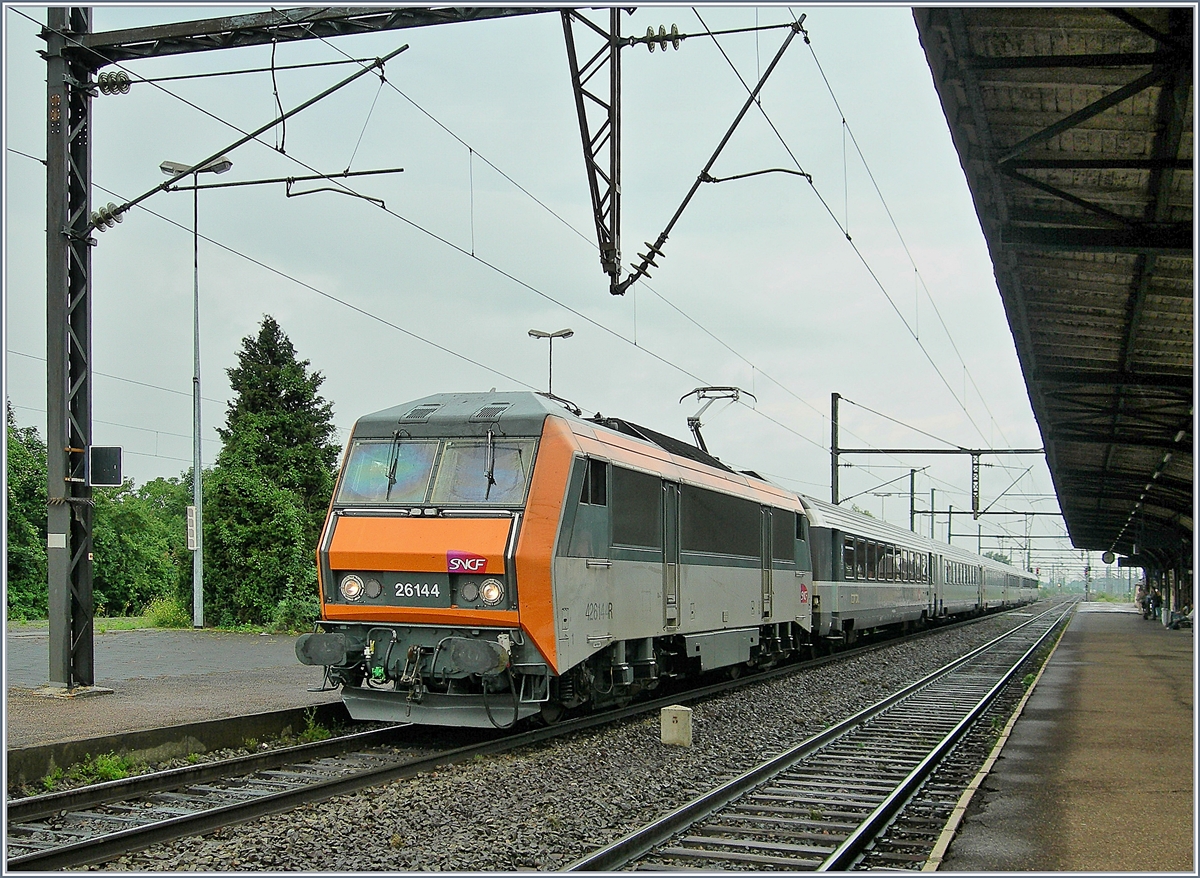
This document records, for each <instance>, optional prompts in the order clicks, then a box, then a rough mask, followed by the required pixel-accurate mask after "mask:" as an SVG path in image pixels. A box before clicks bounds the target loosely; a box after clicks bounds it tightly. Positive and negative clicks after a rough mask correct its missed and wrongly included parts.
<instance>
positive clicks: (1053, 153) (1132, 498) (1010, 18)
mask: <svg viewBox="0 0 1200 878" xmlns="http://www.w3.org/2000/svg"><path fill="white" fill-rule="evenodd" d="M913 15H914V18H915V19H916V23H917V29H918V32H919V34H920V38H921V43H922V45H923V46H924V49H925V54H926V56H927V57H928V59H929V67H930V70H931V71H932V73H933V80H934V84H935V86H936V88H937V91H938V94H939V96H940V98H941V102H942V107H943V109H944V110H945V113H946V120H947V122H948V123H949V126H950V130H951V133H952V134H953V137H954V143H955V146H956V148H957V149H958V154H959V159H960V160H961V162H962V167H963V170H964V171H965V172H966V177H967V183H968V185H969V187H970V190H971V195H972V197H973V198H974V201H975V208H976V211H977V212H978V215H979V220H980V224H981V225H982V227H983V232H984V236H985V237H986V239H987V243H988V247H989V249H990V251H991V257H992V263H993V266H994V268H995V274H996V282H997V285H998V286H999V289H1000V295H1001V296H1002V298H1003V300H1004V308H1005V311H1006V313H1007V315H1008V322H1009V326H1010V327H1011V329H1012V334H1013V339H1014V340H1015V342H1016V348H1017V353H1018V356H1019V358H1020V362H1021V368H1022V370H1023V372H1024V375H1025V383H1026V385H1027V387H1028V389H1029V399H1030V401H1031V403H1032V405H1033V411H1034V415H1035V416H1036V418H1037V421H1038V425H1039V427H1040V429H1041V433H1042V439H1043V441H1044V443H1045V448H1046V453H1047V458H1048V461H1049V465H1050V472H1051V475H1052V477H1053V479H1054V486H1055V490H1056V492H1057V494H1058V501H1059V505H1060V507H1061V509H1062V511H1063V515H1064V517H1065V518H1066V522H1067V528H1068V531H1069V532H1070V535H1071V540H1072V542H1073V543H1074V545H1075V546H1076V547H1078V548H1081V549H1098V550H1101V551H1106V550H1112V551H1114V552H1116V553H1118V554H1124V555H1131V554H1137V555H1139V556H1140V557H1143V558H1150V559H1152V560H1154V561H1156V562H1157V564H1156V565H1155V566H1161V567H1176V568H1182V569H1190V567H1191V561H1190V558H1191V545H1192V530H1193V521H1192V493H1193V490H1192V441H1193V426H1192V425H1193V416H1194V409H1193V403H1194V391H1193V384H1194V378H1193V368H1194V361H1193V297H1194V284H1193V271H1194V269H1193V255H1194V243H1193V242H1194V235H1193V226H1192V202H1193V198H1194V186H1195V182H1194V179H1195V178H1194V171H1193V167H1192V165H1193V146H1194V143H1193V134H1192V125H1193V121H1192V119H1193V116H1192V114H1193V106H1192V102H1193V86H1192V80H1193V70H1192V26H1193V10H1192V8H1191V7H1182V6H1180V7H1159V8H1145V7H1139V8H1131V9H1116V8H1112V9H1089V8H1081V7H1078V6H1067V7H1060V8H1033V7H1010V8H996V7H971V8H963V9H947V8H922V9H916V10H914V12H913Z"/></svg>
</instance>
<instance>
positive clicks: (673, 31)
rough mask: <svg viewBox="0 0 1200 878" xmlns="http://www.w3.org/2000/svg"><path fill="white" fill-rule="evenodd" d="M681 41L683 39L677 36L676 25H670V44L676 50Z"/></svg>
mask: <svg viewBox="0 0 1200 878" xmlns="http://www.w3.org/2000/svg"><path fill="white" fill-rule="evenodd" d="M681 42H683V40H682V39H681V38H680V36H679V27H678V25H674V24H673V25H671V45H672V46H673V47H674V48H675V51H676V52H678V51H679V44H680V43H681Z"/></svg>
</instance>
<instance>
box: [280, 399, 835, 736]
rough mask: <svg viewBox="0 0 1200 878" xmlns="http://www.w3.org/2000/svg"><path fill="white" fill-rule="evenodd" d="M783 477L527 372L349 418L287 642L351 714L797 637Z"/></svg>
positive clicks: (429, 712)
mask: <svg viewBox="0 0 1200 878" xmlns="http://www.w3.org/2000/svg"><path fill="white" fill-rule="evenodd" d="M807 540H808V520H807V518H806V517H805V514H804V509H803V506H802V505H801V503H800V500H799V498H798V497H797V496H796V495H795V494H791V493H788V492H787V491H784V490H783V489H781V488H778V487H776V486H774V485H772V484H770V483H768V482H766V481H763V480H762V479H760V478H757V477H755V476H754V475H753V474H744V473H738V472H734V471H733V470H731V469H730V468H729V467H727V466H725V465H724V464H722V463H721V462H720V461H719V460H717V459H716V458H714V457H711V456H709V455H708V454H706V453H704V452H703V451H700V450H699V449H696V448H693V447H692V446H690V445H687V444H685V443H682V442H679V441H677V440H674V439H671V438H670V437H667V436H663V435H662V434H659V433H655V432H654V431H651V430H648V429H646V428H644V427H639V426H637V425H634V424H630V423H628V422H625V421H621V420H618V419H605V418H602V417H600V416H597V417H596V418H595V419H592V420H585V419H583V418H582V417H579V415H578V414H577V413H572V412H570V411H568V410H566V409H564V408H563V407H562V406H560V405H559V404H557V403H555V402H553V401H551V400H549V399H547V398H546V397H543V396H541V395H538V394H533V393H508V394H506V393H463V394H438V395H435V396H429V397H426V398H424V399H420V400H417V401H415V402H411V403H407V404H405V405H401V406H397V407H395V408H391V409H387V410H384V411H381V412H377V413H375V414H372V415H367V416H365V417H363V418H361V419H359V421H358V422H357V423H356V424H355V427H354V431H353V433H352V435H351V437H350V441H349V443H348V446H347V450H346V455H345V459H344V461H343V465H342V471H341V474H340V476H339V479H338V484H337V487H336V489H335V493H334V497H333V502H332V504H331V507H330V513H329V516H328V519H327V521H326V525H325V528H324V530H323V532H322V536H321V540H320V544H319V547H318V553H317V555H318V557H317V561H318V568H319V579H320V591H321V593H320V597H321V618H320V620H319V622H318V623H317V631H315V632H314V633H311V634H306V635H304V636H303V637H301V639H300V640H299V641H298V642H297V648H296V651H297V656H298V657H299V659H300V660H301V661H302V662H304V663H306V664H313V665H324V666H325V668H326V674H327V677H328V681H329V683H331V684H333V685H338V686H340V687H341V688H342V696H343V699H344V701H345V703H346V706H347V709H348V710H349V712H350V715H351V716H352V717H354V718H355V719H373V720H388V721H411V722H416V723H427V724H434V725H455V726H479V727H489V726H497V727H507V726H510V725H512V724H514V723H515V722H517V721H518V720H520V719H523V718H525V717H528V716H532V715H534V714H541V715H543V716H544V717H545V718H547V719H549V720H553V719H555V718H557V717H558V716H559V715H560V714H561V713H562V712H563V711H566V710H570V709H572V708H575V707H579V706H581V705H585V704H586V705H589V706H604V705H609V704H619V703H623V702H626V701H628V700H629V699H631V698H632V697H633V696H634V695H636V694H637V693H638V692H640V691H643V690H645V689H650V688H654V687H655V686H657V685H658V684H659V682H660V681H662V680H664V679H668V678H672V677H679V676H684V675H688V674H693V673H699V672H703V671H708V670H713V669H717V668H725V667H729V666H736V665H746V664H750V665H756V666H763V665H766V664H769V663H772V662H774V661H777V660H779V659H780V658H782V657H784V656H786V655H788V654H790V653H791V652H793V651H794V650H795V648H796V647H797V645H798V644H799V643H800V642H805V641H807V639H808V632H809V630H810V629H811V618H812V614H811V605H810V601H809V597H810V594H811V589H812V573H811V558H810V553H809V549H808V542H807Z"/></svg>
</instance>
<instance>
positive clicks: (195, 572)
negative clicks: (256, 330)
mask: <svg viewBox="0 0 1200 878" xmlns="http://www.w3.org/2000/svg"><path fill="white" fill-rule="evenodd" d="M158 167H159V170H161V171H162V172H163V173H164V174H166V175H167V176H168V177H174V176H176V175H178V174H181V173H183V172H184V171H186V170H187V169H188V168H190V167H191V165H185V164H182V163H180V162H163V163H161V164H160V165H159V166H158ZM232 167H233V161H232V160H231V159H230V158H229V157H228V156H219V157H218V158H215V159H213V160H212V161H211V162H209V163H208V164H206V165H204V167H201V168H196V169H195V170H194V171H193V172H192V184H193V186H192V343H193V345H192V346H193V351H194V354H195V367H194V369H193V371H192V504H193V505H194V506H195V507H196V525H195V534H196V548H195V549H194V551H193V552H192V625H193V627H195V628H203V627H204V536H203V532H204V525H203V522H204V491H203V485H202V477H201V471H202V463H201V460H200V189H199V180H200V174H209V173H211V174H224V173H225V172H226V171H228V170H229V169H230V168H232Z"/></svg>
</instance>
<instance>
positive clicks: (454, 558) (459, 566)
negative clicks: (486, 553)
mask: <svg viewBox="0 0 1200 878" xmlns="http://www.w3.org/2000/svg"><path fill="white" fill-rule="evenodd" d="M446 569H447V570H449V571H450V572H451V573H486V572H487V558H485V557H483V556H482V555H475V554H472V553H471V552H447V553H446Z"/></svg>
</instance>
